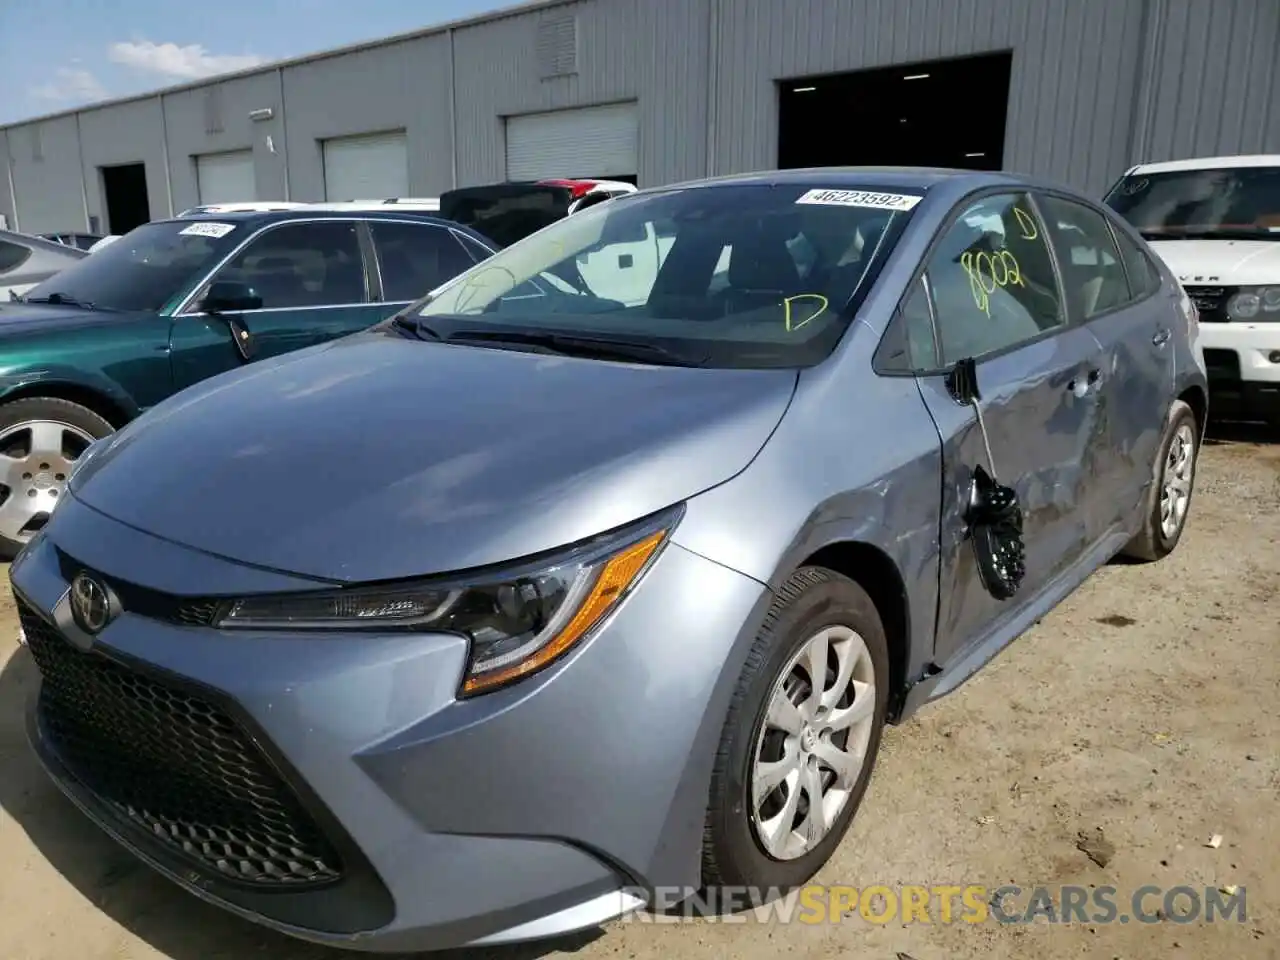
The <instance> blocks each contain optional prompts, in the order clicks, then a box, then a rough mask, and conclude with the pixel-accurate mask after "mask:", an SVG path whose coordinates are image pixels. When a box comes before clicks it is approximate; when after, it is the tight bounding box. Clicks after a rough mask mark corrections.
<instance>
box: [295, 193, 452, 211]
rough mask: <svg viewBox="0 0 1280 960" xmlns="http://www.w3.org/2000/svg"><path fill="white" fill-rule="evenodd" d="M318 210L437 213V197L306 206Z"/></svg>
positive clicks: (438, 206) (346, 201) (328, 201)
mask: <svg viewBox="0 0 1280 960" xmlns="http://www.w3.org/2000/svg"><path fill="white" fill-rule="evenodd" d="M308 206H311V207H314V208H316V209H319V210H386V209H392V208H393V209H398V210H418V211H421V212H424V213H438V212H439V210H440V198H439V197H384V198H381V199H377V200H325V201H322V202H320V203H312V204H308Z"/></svg>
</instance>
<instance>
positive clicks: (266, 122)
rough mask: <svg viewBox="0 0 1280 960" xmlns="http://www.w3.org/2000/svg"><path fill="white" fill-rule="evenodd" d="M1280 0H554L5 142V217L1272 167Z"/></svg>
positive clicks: (98, 111)
mask: <svg viewBox="0 0 1280 960" xmlns="http://www.w3.org/2000/svg"><path fill="white" fill-rule="evenodd" d="M1278 52H1280V0H577V2H568V3H566V2H543V3H536V4H529V5H526V6H523V7H519V8H513V9H508V10H503V11H500V12H497V13H494V14H491V15H489V16H486V17H483V18H476V19H473V20H467V21H461V22H456V23H451V24H445V25H442V26H439V27H435V28H431V29H427V30H423V31H421V32H418V33H415V34H411V35H403V36H398V37H393V38H390V39H387V40H384V41H379V42H376V43H369V44H363V45H360V46H355V47H349V48H345V49H342V50H336V51H331V52H328V53H322V54H318V55H314V56H310V57H306V58H302V59H298V60H292V61H287V62H284V63H280V64H275V65H271V66H268V67H263V68H260V69H257V70H253V71H247V72H245V73H241V74H236V75H231V76H227V77H222V78H219V79H217V80H211V81H208V82H205V83H201V84H193V85H188V86H183V87H174V88H171V89H167V90H163V91H160V92H158V93H154V94H150V95H146V96H140V97H135V98H131V99H127V100H120V101H115V102H111V103H106V104H101V105H96V106H93V107H89V108H85V109H81V110H78V111H74V112H67V113H62V114H57V115H52V116H47V117H42V118H39V119H36V120H32V121H30V122H26V123H21V124H16V125H13V126H9V127H7V128H3V129H0V163H3V169H2V170H0V173H3V177H0V213H3V214H5V215H6V216H7V217H8V220H9V224H10V226H12V227H16V228H18V229H21V230H24V231H27V232H31V233H35V232H52V231H70V230H84V229H86V228H87V229H89V230H97V231H100V232H107V231H110V232H116V233H119V232H123V231H124V230H127V229H129V228H130V227H132V226H134V225H135V224H137V223H139V222H144V221H146V220H148V219H156V218H160V217H165V216H169V215H172V214H173V213H175V212H179V211H181V210H183V209H185V208H186V207H189V206H193V205H195V204H197V203H200V202H206V203H207V202H216V201H227V200H251V199H258V200H276V199H282V200H283V199H287V200H303V201H310V200H324V199H330V200H341V199H354V198H368V197H379V196H436V195H438V194H439V193H440V192H442V191H444V190H447V189H449V188H450V187H453V186H464V185H469V184H476V183H485V182H493V181H499V180H506V179H511V180H519V179H532V178H539V177H551V176H583V177H586V176H595V177H610V178H617V179H632V180H633V181H635V182H638V183H639V184H640V185H641V186H646V185H653V184H661V183H668V182H673V181H679V180H685V179H691V178H696V177H702V176H707V175H711V174H722V173H732V172H739V171H745V170H753V169H766V168H773V167H780V166H781V167H792V166H808V165H814V164H857V163H923V164H941V165H948V166H969V167H980V168H981V167H986V168H994V167H1005V168H1009V169H1015V170H1022V171H1028V172H1032V173H1036V174H1040V175H1045V176H1049V177H1053V178H1056V179H1059V180H1063V181H1066V182H1069V183H1073V184H1075V185H1077V186H1079V187H1082V188H1084V189H1087V190H1089V191H1091V192H1094V193H1099V192H1101V191H1103V190H1104V189H1105V188H1106V186H1107V185H1108V184H1109V183H1110V182H1111V181H1112V180H1113V179H1114V178H1115V177H1116V176H1117V175H1118V174H1119V173H1121V172H1122V171H1123V170H1124V169H1125V168H1126V167H1127V166H1128V165H1130V164H1131V163H1133V162H1136V161H1139V160H1158V159H1168V158H1174V157H1184V156H1195V155H1208V154H1218V153H1256V152H1268V151H1269V152H1280V67H1278V66H1277V63H1276V61H1277V53H1278Z"/></svg>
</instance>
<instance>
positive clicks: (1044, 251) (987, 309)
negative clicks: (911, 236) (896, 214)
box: [926, 193, 1066, 366]
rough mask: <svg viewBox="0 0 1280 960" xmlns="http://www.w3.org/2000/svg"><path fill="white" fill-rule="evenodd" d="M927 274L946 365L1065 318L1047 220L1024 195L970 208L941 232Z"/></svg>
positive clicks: (995, 198) (1006, 196)
mask: <svg viewBox="0 0 1280 960" xmlns="http://www.w3.org/2000/svg"><path fill="white" fill-rule="evenodd" d="M926 275H927V277H928V279H929V285H930V288H931V290H932V293H933V307H934V314H935V317H936V321H937V329H938V335H939V337H940V339H941V343H940V344H939V354H940V360H941V362H942V365H943V366H948V365H950V364H952V363H955V362H956V361H957V360H962V359H964V358H965V357H981V356H983V355H985V354H988V353H994V352H995V351H998V350H1003V349H1006V348H1008V347H1012V346H1016V345H1017V344H1019V343H1024V342H1026V341H1028V340H1034V339H1035V338H1036V337H1039V336H1040V335H1042V334H1044V333H1046V332H1048V331H1050V330H1053V329H1055V328H1057V327H1061V326H1063V325H1064V324H1065V323H1066V315H1065V312H1064V311H1063V309H1062V303H1061V298H1060V296H1059V293H1058V281H1057V276H1056V274H1055V273H1054V266H1053V256H1052V254H1051V253H1050V251H1049V246H1048V243H1047V242H1046V240H1045V229H1044V225H1043V224H1042V223H1041V222H1040V218H1039V217H1038V216H1036V213H1035V211H1034V209H1033V208H1032V206H1031V204H1030V202H1029V201H1028V199H1027V196H1026V194H1022V193H1017V194H998V195H994V196H989V197H983V198H982V199H981V200H979V201H977V202H976V203H974V204H972V205H971V206H969V207H968V208H967V209H966V210H965V211H964V212H963V213H962V214H960V216H959V218H958V219H957V220H956V222H955V223H953V224H952V225H951V227H949V228H948V229H947V231H946V233H944V234H943V236H942V240H941V242H940V243H939V245H938V246H937V248H936V249H935V250H934V253H933V256H932V257H931V258H930V260H929V265H928V268H927V271H926Z"/></svg>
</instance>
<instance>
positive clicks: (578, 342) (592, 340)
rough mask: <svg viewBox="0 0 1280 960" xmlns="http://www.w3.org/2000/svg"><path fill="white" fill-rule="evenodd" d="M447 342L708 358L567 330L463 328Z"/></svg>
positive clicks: (683, 362) (677, 359)
mask: <svg viewBox="0 0 1280 960" xmlns="http://www.w3.org/2000/svg"><path fill="white" fill-rule="evenodd" d="M448 342H450V343H454V342H461V343H467V342H470V343H484V344H493V345H495V346H497V345H500V344H504V343H509V344H514V345H518V346H525V347H541V348H542V349H544V350H549V351H551V352H552V353H559V354H563V355H564V356H567V357H593V358H595V359H598V360H634V361H636V362H638V363H651V364H656V365H659V366H668V367H700V366H702V365H703V364H704V363H706V362H707V360H708V359H709V358H708V357H706V356H696V355H690V354H684V353H679V352H677V351H675V350H671V349H668V348H667V347H660V346H658V345H657V344H653V343H644V342H642V341H639V340H615V339H613V338H611V337H583V336H577V335H574V334H567V333H532V332H529V331H525V330H460V331H458V332H457V333H455V334H453V335H452V336H450V337H449V338H448Z"/></svg>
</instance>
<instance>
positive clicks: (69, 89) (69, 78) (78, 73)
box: [31, 67, 107, 103]
mask: <svg viewBox="0 0 1280 960" xmlns="http://www.w3.org/2000/svg"><path fill="white" fill-rule="evenodd" d="M31 95H32V96H33V97H36V98H37V99H40V100H51V101H55V102H59V103H62V102H67V101H71V100H77V101H80V102H85V101H88V100H101V99H102V98H103V97H105V96H106V95H107V90H106V88H105V87H103V85H102V84H101V83H100V82H99V81H98V78H97V77H95V76H94V75H93V74H92V73H90V72H89V71H88V70H85V69H83V68H82V67H58V68H57V69H56V70H54V71H53V82H52V83H43V84H40V85H39V86H36V87H32V88H31Z"/></svg>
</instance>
